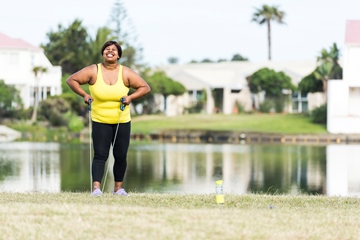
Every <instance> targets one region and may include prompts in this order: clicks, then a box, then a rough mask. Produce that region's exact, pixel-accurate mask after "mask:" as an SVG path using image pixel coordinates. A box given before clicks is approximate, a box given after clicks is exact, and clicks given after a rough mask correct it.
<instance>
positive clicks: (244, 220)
mask: <svg viewBox="0 0 360 240" xmlns="http://www.w3.org/2000/svg"><path fill="white" fill-rule="evenodd" d="M0 203H1V206H2V207H1V208H0V232H1V237H0V239H359V238H360V232H359V228H360V208H359V204H360V199H359V198H351V197H324V196H307V195H304V196H287V195H257V194H256V195H255V194H246V195H232V194H230V195H225V204H224V205H222V206H219V205H217V204H216V203H215V196H214V195H213V194H207V195H192V194H186V195H183V194H143V193H131V196H130V197H128V198H126V197H115V196H113V195H111V194H109V193H105V194H104V195H103V196H102V197H90V196H89V193H70V192H63V193H56V194H55V193H2V194H1V198H0Z"/></svg>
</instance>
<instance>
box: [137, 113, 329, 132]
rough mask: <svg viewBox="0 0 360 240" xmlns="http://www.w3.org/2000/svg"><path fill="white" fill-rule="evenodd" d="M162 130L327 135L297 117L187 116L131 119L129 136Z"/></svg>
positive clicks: (321, 127)
mask: <svg viewBox="0 0 360 240" xmlns="http://www.w3.org/2000/svg"><path fill="white" fill-rule="evenodd" d="M161 130H221V131H245V132H258V133H283V134H321V133H327V131H326V126H325V125H320V124H314V123H311V122H310V119H309V118H308V117H306V116H303V115H298V114H239V115H222V114H214V115H202V114H191V115H190V114H189V115H180V116H175V117H166V116H161V115H143V116H135V117H133V118H132V132H133V133H144V134H149V133H151V132H159V131H161Z"/></svg>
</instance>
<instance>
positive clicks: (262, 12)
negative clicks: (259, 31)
mask: <svg viewBox="0 0 360 240" xmlns="http://www.w3.org/2000/svg"><path fill="white" fill-rule="evenodd" d="M255 9H256V12H255V13H254V15H253V18H252V21H253V22H257V23H258V24H260V25H262V24H266V25H267V30H268V53H269V55H268V59H269V60H271V24H270V23H271V21H272V20H275V21H277V22H278V23H280V24H283V23H284V22H283V19H284V17H285V12H283V11H280V10H279V9H278V7H276V6H268V5H263V6H262V8H255Z"/></svg>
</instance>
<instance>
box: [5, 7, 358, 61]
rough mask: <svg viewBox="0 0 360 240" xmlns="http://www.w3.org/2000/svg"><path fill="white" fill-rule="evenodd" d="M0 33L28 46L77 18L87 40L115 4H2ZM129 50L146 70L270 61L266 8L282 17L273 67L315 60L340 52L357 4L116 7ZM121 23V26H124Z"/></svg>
mask: <svg viewBox="0 0 360 240" xmlns="http://www.w3.org/2000/svg"><path fill="white" fill-rule="evenodd" d="M0 1H2V3H1V5H0V6H1V8H0V9H1V11H0V12H1V14H0V32H1V33H3V34H5V35H7V36H9V37H11V38H20V39H22V40H24V41H26V42H28V43H30V44H32V45H34V46H40V44H45V43H47V42H48V39H47V36H46V34H47V33H48V32H50V31H57V30H58V25H59V24H61V25H62V26H63V27H68V26H69V25H70V24H71V23H73V22H74V21H75V19H80V20H81V21H82V24H83V26H84V27H86V28H87V29H88V31H89V34H90V36H92V37H95V32H96V30H97V29H98V28H100V27H104V26H107V24H108V23H109V20H110V15H111V11H112V9H113V8H114V3H115V0H62V1H49V0H31V1H29V0H11V1H5V0H0ZM121 2H122V4H123V6H124V7H125V10H126V12H127V15H128V21H127V22H126V26H129V29H131V30H132V31H131V33H132V35H133V36H136V40H134V45H135V46H138V47H142V49H143V51H142V57H143V58H142V62H143V63H145V64H147V65H149V66H159V65H164V64H167V63H168V59H169V57H175V58H178V60H179V63H188V62H190V61H191V60H196V61H201V60H203V59H205V58H207V59H211V60H213V61H217V60H219V59H227V60H231V58H232V57H233V56H234V55H235V54H240V55H242V56H243V57H246V58H248V59H249V60H250V61H266V60H267V58H268V46H267V28H266V25H259V24H258V23H256V22H252V21H251V19H252V16H253V14H254V12H255V11H256V8H261V7H262V6H263V5H264V4H267V5H269V6H277V7H278V9H279V10H281V11H284V12H285V17H284V22H285V24H278V23H277V22H272V25H271V27H272V30H271V41H272V47H271V52H272V60H274V61H291V60H310V59H316V57H317V56H318V55H319V53H320V51H321V50H322V49H323V48H325V49H330V47H331V46H332V44H333V43H336V44H337V46H338V48H339V49H340V53H342V50H343V49H344V39H345V28H346V21H347V20H360V15H359V9H360V1H358V0H341V1H340V0H272V1H270V0H181V1H180V0H171V1H170V0H151V1H150V0H122V1H121ZM124 23H125V22H124ZM126 26H124V27H126Z"/></svg>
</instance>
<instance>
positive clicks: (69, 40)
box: [41, 19, 93, 74]
mask: <svg viewBox="0 0 360 240" xmlns="http://www.w3.org/2000/svg"><path fill="white" fill-rule="evenodd" d="M47 36H48V38H49V41H48V43H46V44H43V45H42V46H41V47H42V48H43V49H44V52H45V55H46V57H47V58H48V59H49V60H50V62H51V63H52V64H53V65H60V66H61V68H62V72H63V73H69V74H72V73H74V72H76V71H78V70H80V69H81V68H83V67H84V66H86V65H90V64H91V63H92V60H93V59H91V58H90V57H89V56H91V53H90V46H89V36H88V33H87V30H86V28H85V27H83V26H82V22H81V21H80V20H78V19H76V20H75V21H74V22H73V23H72V24H70V26H69V27H68V28H64V27H63V26H62V25H61V24H59V25H58V30H57V32H53V31H50V32H49V33H47Z"/></svg>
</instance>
